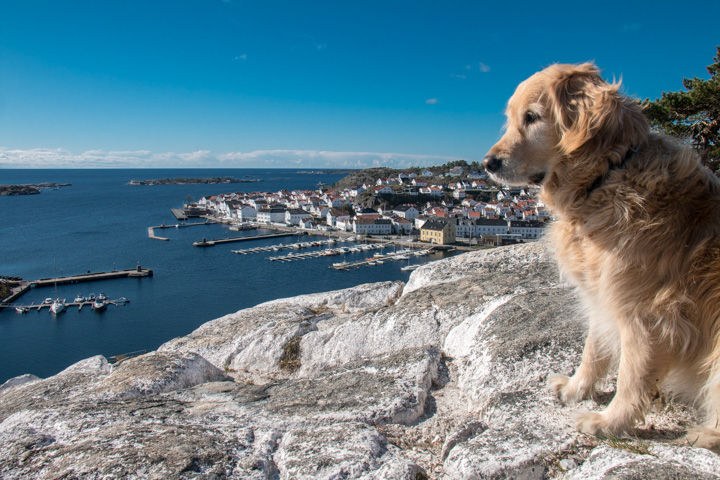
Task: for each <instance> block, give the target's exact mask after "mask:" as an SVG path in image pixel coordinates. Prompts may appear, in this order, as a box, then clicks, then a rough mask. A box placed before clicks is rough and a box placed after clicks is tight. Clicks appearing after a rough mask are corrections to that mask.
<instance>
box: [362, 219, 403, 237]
mask: <svg viewBox="0 0 720 480" xmlns="http://www.w3.org/2000/svg"><path fill="white" fill-rule="evenodd" d="M392 230H393V224H392V221H390V220H388V219H385V218H368V217H357V218H356V219H355V222H354V223H353V233H355V234H356V235H391V234H392Z"/></svg>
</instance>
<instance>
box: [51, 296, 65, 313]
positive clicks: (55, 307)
mask: <svg viewBox="0 0 720 480" xmlns="http://www.w3.org/2000/svg"><path fill="white" fill-rule="evenodd" d="M65 308H67V306H66V305H65V300H64V299H61V298H56V299H55V301H54V302H52V305H50V313H52V314H53V315H58V314H60V313H62V312H64V311H65Z"/></svg>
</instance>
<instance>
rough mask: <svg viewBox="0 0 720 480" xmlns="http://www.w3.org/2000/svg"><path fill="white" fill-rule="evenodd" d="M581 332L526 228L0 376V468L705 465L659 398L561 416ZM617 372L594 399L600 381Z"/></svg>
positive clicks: (390, 469)
mask: <svg viewBox="0 0 720 480" xmlns="http://www.w3.org/2000/svg"><path fill="white" fill-rule="evenodd" d="M583 337H584V330H583V327H582V322H580V321H578V319H577V315H576V313H575V308H574V299H573V294H572V292H571V291H570V290H569V289H568V288H567V287H566V286H565V285H563V284H562V283H561V282H560V280H559V278H558V273H557V271H556V269H555V266H554V263H553V261H552V260H551V258H550V257H549V256H548V255H547V254H546V253H545V251H544V249H543V247H542V246H541V245H526V246H515V247H510V248H501V249H496V250H489V251H483V252H474V253H468V254H464V255H459V256H456V257H453V258H451V259H447V260H443V261H438V262H434V263H431V264H428V265H426V266H424V267H422V268H420V269H418V270H416V271H415V272H414V273H413V275H412V276H411V278H410V281H409V282H408V283H407V285H403V284H402V283H400V282H382V283H376V284H369V285H361V286H358V287H354V288H350V289H346V290H340V291H336V292H328V293H319V294H313V295H305V296H301V297H296V298H291V299H282V300H276V301H273V302H268V303H264V304H261V305H258V306H256V307H254V308H251V309H247V310H242V311H240V312H237V313H235V314H231V315H227V316H225V317H222V318H219V319H217V320H214V321H212V322H209V323H207V324H205V325H203V326H202V327H200V328H199V329H197V330H196V331H195V332H193V333H192V334H190V335H188V336H186V337H183V338H178V339H174V340H172V341H170V342H168V343H166V344H165V345H163V346H162V347H161V348H160V349H159V350H158V351H157V352H152V353H149V354H147V355H143V356H141V357H137V358H133V359H129V360H126V361H124V362H122V363H120V364H116V365H112V366H111V365H109V364H108V363H107V361H106V360H105V359H104V358H102V357H93V358H90V359H87V360H85V361H83V362H80V363H78V364H76V365H73V366H72V367H70V368H68V369H66V370H65V371H63V372H61V373H59V374H58V375H55V376H53V377H50V378H47V379H38V378H37V377H33V376H23V377H18V378H17V379H13V380H11V381H9V382H8V383H6V384H5V385H3V386H2V387H0V477H2V478H8V479H20V478H115V477H121V478H238V479H240V478H242V479H245V478H249V479H303V478H305V479H323V478H326V479H330V478H332V479H339V478H348V479H349V478H362V479H421V478H446V479H480V478H517V479H520V478H523V479H532V478H563V477H564V478H572V479H585V478H597V479H607V478H648V476H652V477H653V478H718V477H720V473H719V472H720V456H718V455H716V454H714V453H712V452H709V451H706V450H701V449H696V448H692V447H690V446H687V445H682V444H681V443H682V438H683V437H682V434H683V432H684V431H685V429H686V428H687V426H688V425H689V424H691V423H692V422H694V421H695V419H694V412H693V411H692V410H691V409H689V408H686V407H682V406H680V405H677V404H673V403H664V404H658V411H657V412H656V413H653V414H651V415H649V416H648V418H647V420H646V423H645V424H643V425H642V426H640V428H639V429H638V431H637V436H635V437H631V438H621V439H601V438H597V437H591V436H586V435H581V434H578V433H576V432H575V431H574V430H573V428H572V425H571V422H570V413H571V412H572V410H573V407H564V406H562V405H561V404H560V403H559V402H558V401H557V400H556V399H555V398H554V397H553V395H552V394H550V393H549V392H548V390H547V389H546V387H545V383H546V378H547V375H548V374H549V373H551V372H555V373H564V374H569V373H571V372H572V371H573V369H574V368H575V367H576V366H577V364H578V363H579V359H580V354H581V351H582V344H583ZM612 390H613V382H612V381H609V382H608V385H607V388H606V394H605V395H604V396H601V398H599V399H598V402H599V404H598V403H595V402H593V401H586V402H584V403H583V405H582V407H583V408H590V409H597V408H602V406H603V404H604V403H606V402H607V401H608V400H609V398H611V393H612Z"/></svg>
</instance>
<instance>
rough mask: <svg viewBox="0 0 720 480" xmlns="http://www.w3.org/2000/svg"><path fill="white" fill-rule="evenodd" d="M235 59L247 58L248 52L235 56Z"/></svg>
mask: <svg viewBox="0 0 720 480" xmlns="http://www.w3.org/2000/svg"><path fill="white" fill-rule="evenodd" d="M235 60H247V53H243V54H242V55H238V56H237V57H235Z"/></svg>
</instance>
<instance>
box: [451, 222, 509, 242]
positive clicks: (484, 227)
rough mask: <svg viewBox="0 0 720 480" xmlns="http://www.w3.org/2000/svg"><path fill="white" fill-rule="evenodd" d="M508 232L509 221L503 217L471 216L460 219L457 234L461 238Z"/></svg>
mask: <svg viewBox="0 0 720 480" xmlns="http://www.w3.org/2000/svg"><path fill="white" fill-rule="evenodd" d="M507 233H508V222H507V221H506V220H501V219H489V218H470V219H463V220H460V221H458V224H457V227H456V236H458V237H461V238H479V237H481V236H483V235H503V234H507Z"/></svg>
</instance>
